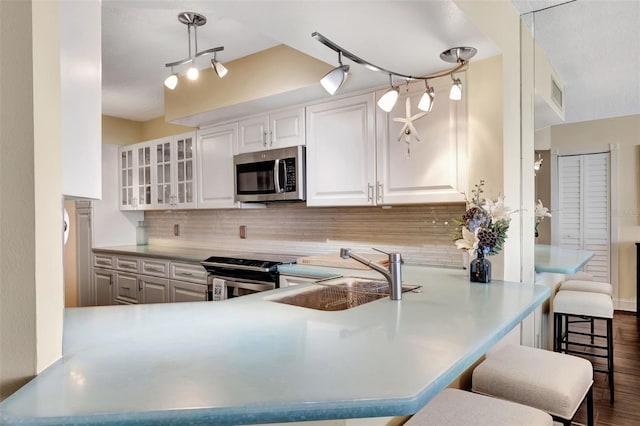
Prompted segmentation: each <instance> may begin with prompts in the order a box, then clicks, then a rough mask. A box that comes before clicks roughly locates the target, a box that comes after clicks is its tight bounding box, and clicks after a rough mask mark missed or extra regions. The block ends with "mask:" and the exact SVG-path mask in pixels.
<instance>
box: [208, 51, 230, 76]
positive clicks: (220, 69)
mask: <svg viewBox="0 0 640 426" xmlns="http://www.w3.org/2000/svg"><path fill="white" fill-rule="evenodd" d="M216 56H217V55H216V54H215V53H214V54H213V59H212V60H211V68H213V70H214V71H215V72H216V75H217V76H218V77H220V78H223V77H224V76H225V75H227V73H228V72H229V70H228V69H227V67H225V66H224V65H222V64H221V63H220V62H218V58H217V57H216Z"/></svg>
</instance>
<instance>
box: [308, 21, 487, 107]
mask: <svg viewBox="0 0 640 426" xmlns="http://www.w3.org/2000/svg"><path fill="white" fill-rule="evenodd" d="M311 37H313V38H315V39H316V40H318V41H319V42H320V43H322V44H324V45H325V46H327V47H328V48H330V49H332V50H334V51H336V52H338V58H339V62H340V67H337V68H334V69H333V70H331V71H330V72H329V73H328V74H326V75H325V76H324V77H323V78H322V80H321V81H320V82H321V84H322V86H323V87H324V88H325V89H326V90H327V92H329V93H330V94H331V95H333V94H334V93H336V91H337V90H338V89H339V88H340V86H341V85H342V83H344V79H346V76H345V77H344V78H343V79H342V80H341V82H340V83H339V84H333V85H331V86H329V88H328V87H327V86H326V85H325V82H323V80H325V79H327V78H328V77H329V75H330V74H331V73H333V72H336V75H340V74H339V73H338V72H337V71H336V70H339V69H340V68H342V67H348V65H342V56H343V55H344V56H345V57H346V58H348V59H350V60H351V61H353V62H355V63H356V64H359V65H362V66H364V67H366V68H368V69H370V70H372V71H381V72H384V73H387V74H389V80H391V78H392V76H396V77H399V78H402V79H405V80H407V82H409V81H412V80H424V81H425V84H426V81H427V80H430V79H433V78H438V77H444V76H447V75H450V76H451V78H452V80H453V83H454V85H455V86H456V89H455V90H456V93H459V96H458V97H457V100H460V99H462V82H461V81H460V79H458V78H456V79H454V78H453V73H455V72H458V71H461V70H462V69H463V68H464V67H465V66H466V65H467V64H468V63H469V59H471V58H473V57H474V56H475V54H476V53H477V52H478V51H477V49H475V48H473V47H454V48H451V49H447V50H445V51H444V52H442V53H441V54H440V59H442V60H443V61H445V62H451V63H454V64H455V66H454V67H453V68H451V69H448V70H444V71H440V72H436V73H432V74H429V75H423V76H412V75H407V74H402V73H398V72H395V71H390V70H388V69H385V68H382V67H379V66H377V65H374V64H372V63H371V62H369V61H366V60H364V59H362V58H360V57H359V56H357V55H354V54H353V53H351V52H349V51H348V50H345V49H343V48H342V47H340V46H338V45H337V44H335V43H334V42H332V41H331V40H329V39H328V38H326V37H325V36H323V35H322V34H320V33H318V32H314V33H312V34H311ZM347 71H348V68H347ZM344 74H345V75H346V71H345V72H344ZM336 80H338V79H337V77H336ZM330 89H331V90H330ZM452 91H453V88H452ZM449 97H450V99H454V98H453V97H452V95H451V94H450V96H449ZM397 99H398V89H397V88H395V89H394V87H393V84H391V89H389V90H388V91H387V92H386V93H385V94H384V95H382V97H381V98H380V100H379V101H378V106H379V107H380V108H381V109H383V110H384V111H386V112H390V111H391V109H392V108H393V106H394V105H395V103H396V100H397ZM434 99H435V91H434V90H433V87H429V86H428V84H427V85H426V90H425V93H424V94H423V95H422V98H421V99H420V105H422V107H421V106H420V105H419V106H418V108H420V109H422V110H423V111H427V112H428V111H431V109H432V108H433V101H434ZM383 100H384V101H383ZM387 108H388V109H387Z"/></svg>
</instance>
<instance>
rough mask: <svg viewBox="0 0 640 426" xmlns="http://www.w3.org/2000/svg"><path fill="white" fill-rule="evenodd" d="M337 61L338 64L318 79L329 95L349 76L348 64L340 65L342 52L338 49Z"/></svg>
mask: <svg viewBox="0 0 640 426" xmlns="http://www.w3.org/2000/svg"><path fill="white" fill-rule="evenodd" d="M338 63H339V64H340V65H339V66H337V67H335V68H334V69H332V70H331V71H329V72H328V73H326V74H325V75H324V77H322V79H321V80H320V84H322V87H324V90H326V91H327V92H328V93H329V94H330V95H333V94H334V93H336V91H337V90H338V89H339V88H340V86H342V85H343V84H344V82H345V81H347V77H348V76H349V65H342V52H340V51H338Z"/></svg>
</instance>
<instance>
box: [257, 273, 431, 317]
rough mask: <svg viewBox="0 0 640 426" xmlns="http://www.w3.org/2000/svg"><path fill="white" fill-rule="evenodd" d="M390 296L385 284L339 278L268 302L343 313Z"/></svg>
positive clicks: (375, 281) (280, 295)
mask: <svg viewBox="0 0 640 426" xmlns="http://www.w3.org/2000/svg"><path fill="white" fill-rule="evenodd" d="M418 287H420V286H402V291H403V292H407V291H412V290H415V289H416V288H418ZM387 296H389V284H388V283H387V281H385V280H372V279H370V278H358V277H338V278H330V279H326V280H321V281H317V282H315V283H314V284H312V285H311V286H308V287H304V288H301V289H294V290H292V291H290V292H287V293H284V294H279V295H276V296H271V297H269V298H267V299H266V300H269V301H272V302H277V303H284V304H286V305H294V306H300V307H303V308H309V309H317V310H320V311H343V310H345V309H351V308H355V307H356V306H360V305H364V304H365V303H369V302H373V301H374V300H378V299H382V298H384V297H387Z"/></svg>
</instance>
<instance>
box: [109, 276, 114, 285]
mask: <svg viewBox="0 0 640 426" xmlns="http://www.w3.org/2000/svg"><path fill="white" fill-rule="evenodd" d="M111 284H113V274H109V286H111Z"/></svg>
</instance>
